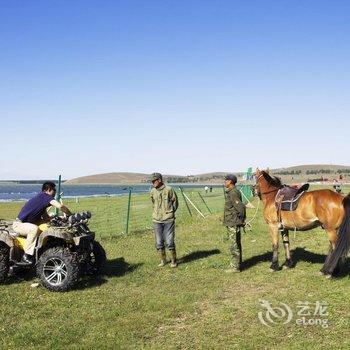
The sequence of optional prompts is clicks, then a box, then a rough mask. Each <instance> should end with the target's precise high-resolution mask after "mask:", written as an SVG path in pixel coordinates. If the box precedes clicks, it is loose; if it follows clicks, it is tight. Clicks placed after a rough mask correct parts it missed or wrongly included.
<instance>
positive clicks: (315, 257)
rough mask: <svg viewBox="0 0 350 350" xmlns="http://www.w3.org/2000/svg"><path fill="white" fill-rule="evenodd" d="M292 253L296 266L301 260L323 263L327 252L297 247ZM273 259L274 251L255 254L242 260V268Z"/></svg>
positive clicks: (245, 268)
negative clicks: (315, 251) (316, 251)
mask: <svg viewBox="0 0 350 350" xmlns="http://www.w3.org/2000/svg"><path fill="white" fill-rule="evenodd" d="M280 253H281V258H283V255H282V251H281V252H280ZM291 255H292V260H293V265H292V266H291V267H292V268H294V267H295V266H296V265H297V264H298V263H299V262H300V261H305V262H310V263H313V264H323V263H324V262H325V260H326V255H325V254H319V253H313V252H310V251H308V250H306V249H305V248H301V247H297V248H295V249H294V250H292V251H291ZM271 260H272V251H271V252H266V253H263V254H260V255H256V256H253V257H251V258H249V259H247V260H244V261H243V262H242V270H247V269H249V268H251V267H253V266H255V265H257V264H259V263H261V262H270V261H271ZM281 262H283V260H282V259H281V261H280V264H281ZM345 265H346V264H344V267H346V266H345ZM344 267H343V270H344ZM349 272H350V270H349V267H348V273H349Z"/></svg>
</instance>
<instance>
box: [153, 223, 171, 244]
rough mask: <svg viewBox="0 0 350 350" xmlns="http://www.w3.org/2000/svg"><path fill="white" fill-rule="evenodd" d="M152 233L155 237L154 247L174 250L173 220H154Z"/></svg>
mask: <svg viewBox="0 0 350 350" xmlns="http://www.w3.org/2000/svg"><path fill="white" fill-rule="evenodd" d="M153 227H154V234H155V239H156V248H157V249H158V250H159V249H165V247H167V248H168V249H169V250H175V241H174V240H175V220H173V221H170V222H162V223H160V222H154V223H153Z"/></svg>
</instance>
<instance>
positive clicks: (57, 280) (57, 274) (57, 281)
mask: <svg viewBox="0 0 350 350" xmlns="http://www.w3.org/2000/svg"><path fill="white" fill-rule="evenodd" d="M37 275H38V277H39V278H40V279H41V282H42V284H43V285H44V287H46V288H47V289H49V290H51V291H53V292H67V291H68V290H70V289H71V288H72V287H73V286H74V285H75V284H76V283H77V281H78V279H79V262H78V257H77V254H76V253H74V252H71V251H70V250H69V249H68V248H64V247H54V248H50V249H48V250H46V251H45V252H44V253H43V254H42V255H41V257H40V259H39V261H38V265H37Z"/></svg>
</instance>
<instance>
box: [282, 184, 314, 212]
mask: <svg viewBox="0 0 350 350" xmlns="http://www.w3.org/2000/svg"><path fill="white" fill-rule="evenodd" d="M309 187H310V185H309V184H305V185H303V186H301V187H298V188H296V187H291V186H284V187H282V188H281V189H280V190H279V191H278V192H277V194H276V198H275V205H276V209H277V210H278V212H280V211H281V210H283V211H294V210H296V209H297V208H298V204H299V200H300V198H301V196H302V195H303V194H304V193H305V192H306V191H307V190H308V189H309Z"/></svg>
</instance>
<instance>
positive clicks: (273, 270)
mask: <svg viewBox="0 0 350 350" xmlns="http://www.w3.org/2000/svg"><path fill="white" fill-rule="evenodd" d="M278 270H279V266H278V265H277V264H272V265H271V266H270V271H271V272H276V271H278Z"/></svg>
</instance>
